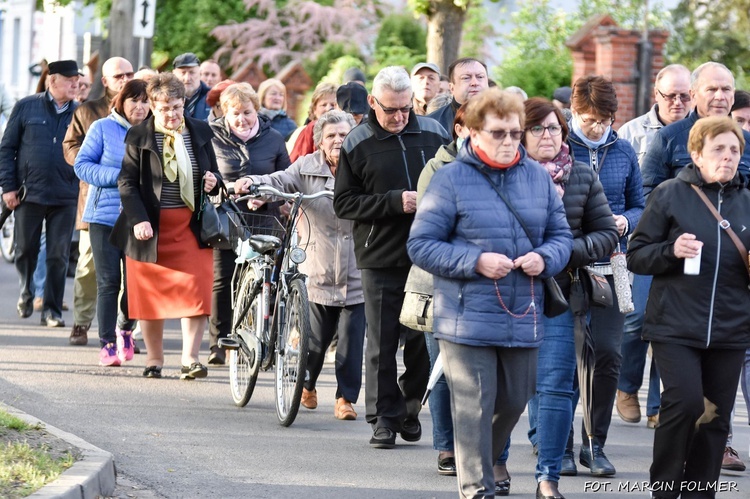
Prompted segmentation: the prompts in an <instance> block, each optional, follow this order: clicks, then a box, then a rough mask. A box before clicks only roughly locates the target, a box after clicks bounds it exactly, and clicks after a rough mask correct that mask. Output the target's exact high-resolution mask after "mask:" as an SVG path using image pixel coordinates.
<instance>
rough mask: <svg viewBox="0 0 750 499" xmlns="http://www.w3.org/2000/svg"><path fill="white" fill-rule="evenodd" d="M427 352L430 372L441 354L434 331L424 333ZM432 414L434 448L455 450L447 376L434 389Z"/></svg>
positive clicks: (429, 400)
mask: <svg viewBox="0 0 750 499" xmlns="http://www.w3.org/2000/svg"><path fill="white" fill-rule="evenodd" d="M424 338H425V341H426V343H427V352H428V353H429V354H430V372H432V368H433V367H434V366H435V359H437V358H438V355H440V347H439V346H438V341H437V340H436V339H435V336H433V334H432V333H425V334H424ZM428 402H429V404H430V415H431V416H432V448H433V449H435V450H437V451H451V452H452V451H453V420H452V419H451V392H450V390H449V389H448V383H447V382H446V381H445V376H440V379H438V381H437V383H436V384H435V387H434V388H433V389H432V393H431V394H430V398H429V399H428Z"/></svg>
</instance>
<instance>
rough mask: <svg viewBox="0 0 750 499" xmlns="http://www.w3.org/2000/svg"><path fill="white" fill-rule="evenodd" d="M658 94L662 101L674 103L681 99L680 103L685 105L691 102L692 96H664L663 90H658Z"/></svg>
mask: <svg viewBox="0 0 750 499" xmlns="http://www.w3.org/2000/svg"><path fill="white" fill-rule="evenodd" d="M656 93H658V94H659V95H661V97H662V99H664V100H666V101H667V102H672V101H674V100H675V99H680V102H682V103H683V104H687V103H688V102H690V94H666V95H665V94H663V93H662V91H661V90H659V89H658V88H657V89H656Z"/></svg>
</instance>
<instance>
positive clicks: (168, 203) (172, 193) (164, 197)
mask: <svg viewBox="0 0 750 499" xmlns="http://www.w3.org/2000/svg"><path fill="white" fill-rule="evenodd" d="M182 139H183V140H184V141H185V148H186V149H187V152H188V157H189V158H190V164H191V165H192V166H193V191H194V192H199V190H200V188H201V187H200V181H201V170H200V167H199V166H198V162H197V161H196V160H195V153H194V152H193V141H192V140H190V132H188V129H187V127H185V129H184V130H183V132H182ZM156 146H157V147H158V148H159V154H160V155H162V156H163V154H164V134H163V133H161V132H156ZM160 202H161V207H162V208H184V207H185V206H186V205H185V202H184V201H183V200H182V196H180V178H179V176H178V177H177V178H176V179H175V181H174V182H170V181H169V180H168V179H167V177H166V176H165V177H164V178H163V180H162V185H161V200H160ZM196 208H197V207H196Z"/></svg>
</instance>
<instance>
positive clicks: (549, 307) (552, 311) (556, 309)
mask: <svg viewBox="0 0 750 499" xmlns="http://www.w3.org/2000/svg"><path fill="white" fill-rule="evenodd" d="M477 171H478V172H479V173H481V174H482V176H484V178H485V179H486V180H487V182H489V183H490V185H491V186H492V188H493V189H495V192H497V195H498V196H500V199H502V200H503V202H504V203H505V206H507V207H508V209H509V210H510V212H511V213H512V214H513V216H514V217H516V220H518V223H519V224H521V227H522V228H523V231H524V232H525V233H526V237H528V238H529V241H531V244H532V246H533V244H534V240H533V239H532V238H531V231H530V230H529V228H528V227H527V226H526V222H524V221H523V218H521V215H519V214H518V212H517V211H516V209H515V208H514V207H513V205H512V204H510V201H509V200H508V198H507V197H505V194H503V193H502V191H500V189H498V188H497V186H496V185H495V184H494V182H492V179H490V177H489V175H487V174H486V173H485V172H483V171H482V170H480V169H478V168H477ZM543 282H544V315H546V316H547V317H557V316H558V315H560V314H562V313H564V312H565V311H566V310H568V309H569V308H570V305H569V304H568V300H566V299H565V295H564V294H563V292H562V289H560V285H559V284H558V283H557V281H556V280H555V278H554V277H548V278H546V279H544V281H543Z"/></svg>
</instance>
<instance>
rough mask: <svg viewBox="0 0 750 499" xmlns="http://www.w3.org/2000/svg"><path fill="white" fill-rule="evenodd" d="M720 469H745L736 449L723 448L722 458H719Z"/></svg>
mask: <svg viewBox="0 0 750 499" xmlns="http://www.w3.org/2000/svg"><path fill="white" fill-rule="evenodd" d="M721 469H723V470H730V471H745V463H743V462H742V459H740V456H739V455H737V451H736V450H734V449H732V448H731V447H727V448H725V449H724V458H723V459H722V460H721Z"/></svg>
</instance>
